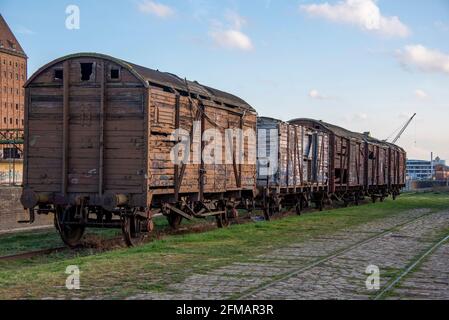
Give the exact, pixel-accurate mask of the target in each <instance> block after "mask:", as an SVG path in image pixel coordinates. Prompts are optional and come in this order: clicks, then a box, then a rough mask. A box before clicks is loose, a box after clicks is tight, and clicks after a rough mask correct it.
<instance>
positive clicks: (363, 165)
mask: <svg viewBox="0 0 449 320" xmlns="http://www.w3.org/2000/svg"><path fill="white" fill-rule="evenodd" d="M290 123H291V124H296V125H299V126H304V127H306V128H313V129H315V130H317V131H319V132H320V131H323V132H327V133H328V134H329V145H328V146H327V148H328V149H329V169H328V170H329V196H330V197H332V198H335V199H337V200H341V201H343V202H344V203H345V204H348V203H349V202H355V203H356V204H358V202H359V200H361V199H363V198H364V197H365V196H370V197H371V198H372V199H373V201H376V199H378V198H379V199H381V200H383V199H384V198H385V197H387V196H388V195H389V194H393V196H394V197H396V195H398V194H399V191H400V190H401V189H402V188H403V187H404V180H403V175H404V172H405V171H404V168H405V166H404V165H403V164H402V163H404V162H403V161H404V159H405V152H404V150H402V149H401V148H399V147H397V146H395V145H393V144H389V143H386V142H383V141H380V140H377V139H375V138H372V137H370V135H369V134H368V133H364V134H361V133H356V132H352V131H349V130H346V129H343V128H341V127H338V126H335V125H332V124H329V123H325V122H323V121H317V120H312V119H296V120H292V121H290Z"/></svg>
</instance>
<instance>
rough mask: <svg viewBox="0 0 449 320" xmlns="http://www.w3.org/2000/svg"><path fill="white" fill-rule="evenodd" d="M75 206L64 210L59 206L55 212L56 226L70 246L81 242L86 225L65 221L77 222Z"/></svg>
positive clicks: (75, 245) (63, 239)
mask: <svg viewBox="0 0 449 320" xmlns="http://www.w3.org/2000/svg"><path fill="white" fill-rule="evenodd" d="M75 210H76V209H75V208H74V207H71V208H69V209H66V210H63V209H62V208H58V209H57V212H56V214H55V226H56V228H57V229H58V232H59V235H60V236H61V239H62V241H63V242H64V243H65V244H66V245H67V246H69V247H71V248H75V247H77V246H78V245H79V244H80V240H81V238H82V237H83V235H84V231H85V227H84V226H82V225H75V224H67V223H65V222H71V223H73V222H75V219H74V216H75V213H76V212H75Z"/></svg>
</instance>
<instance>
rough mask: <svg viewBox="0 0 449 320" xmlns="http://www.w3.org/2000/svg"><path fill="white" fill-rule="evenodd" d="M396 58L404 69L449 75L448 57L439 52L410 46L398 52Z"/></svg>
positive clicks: (418, 46)
mask: <svg viewBox="0 0 449 320" xmlns="http://www.w3.org/2000/svg"><path fill="white" fill-rule="evenodd" d="M397 56H398V59H399V61H400V62H401V64H402V65H403V66H404V67H407V68H417V69H418V70H420V71H424V72H442V73H446V74H449V55H447V54H445V53H442V52H441V51H438V50H434V49H428V48H426V47H424V46H422V45H410V46H406V47H405V48H404V50H400V51H398V52H397Z"/></svg>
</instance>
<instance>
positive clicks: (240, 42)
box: [209, 11, 254, 51]
mask: <svg viewBox="0 0 449 320" xmlns="http://www.w3.org/2000/svg"><path fill="white" fill-rule="evenodd" d="M225 18H226V20H228V22H229V23H230V26H228V27H223V25H222V24H221V23H214V26H213V30H211V31H210V32H209V36H210V37H211V38H212V40H213V41H214V43H215V44H216V45H217V46H219V47H222V48H226V49H237V50H242V51H251V50H253V49H254V46H253V43H252V41H251V38H250V37H249V36H247V35H246V34H245V33H243V32H242V31H241V29H242V27H243V26H245V25H246V23H247V22H246V19H245V18H243V17H241V16H240V15H238V14H237V13H235V12H232V11H228V12H227V13H226V15H225Z"/></svg>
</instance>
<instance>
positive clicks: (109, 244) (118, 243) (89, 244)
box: [0, 208, 318, 262]
mask: <svg viewBox="0 0 449 320" xmlns="http://www.w3.org/2000/svg"><path fill="white" fill-rule="evenodd" d="M317 211H318V210H317V209H312V208H307V209H304V211H303V214H306V213H313V212H317ZM290 215H296V213H295V211H294V210H289V211H284V212H282V213H280V214H277V215H274V216H273V217H272V220H278V219H282V218H285V217H287V216H290ZM254 221H256V220H255V217H254V216H243V217H240V218H239V220H238V224H247V223H252V222H254ZM215 229H217V227H216V223H215V222H210V223H203V224H195V225H188V226H185V227H181V228H179V229H176V230H173V229H171V228H165V229H162V230H158V231H156V232H154V233H153V234H151V235H150V236H149V237H148V238H147V239H146V240H144V241H143V242H142V244H146V243H150V242H151V241H154V240H157V239H161V238H163V237H165V236H173V235H183V234H189V233H203V232H207V231H212V230H215ZM122 240H123V238H122V237H114V238H110V239H98V238H95V237H93V238H90V239H88V240H86V241H85V242H84V243H82V244H81V245H80V246H79V247H77V248H76V249H69V248H68V247H66V246H61V247H55V248H46V249H41V250H35V251H28V252H23V253H18V254H13V255H7V256H0V262H3V261H15V260H23V259H31V258H35V257H39V256H44V255H48V254H53V253H59V252H64V251H67V252H74V251H76V252H77V253H79V252H80V251H83V250H89V249H94V250H97V252H105V251H110V250H113V249H118V248H126V247H127V246H126V244H125V243H124V242H123V241H122Z"/></svg>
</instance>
